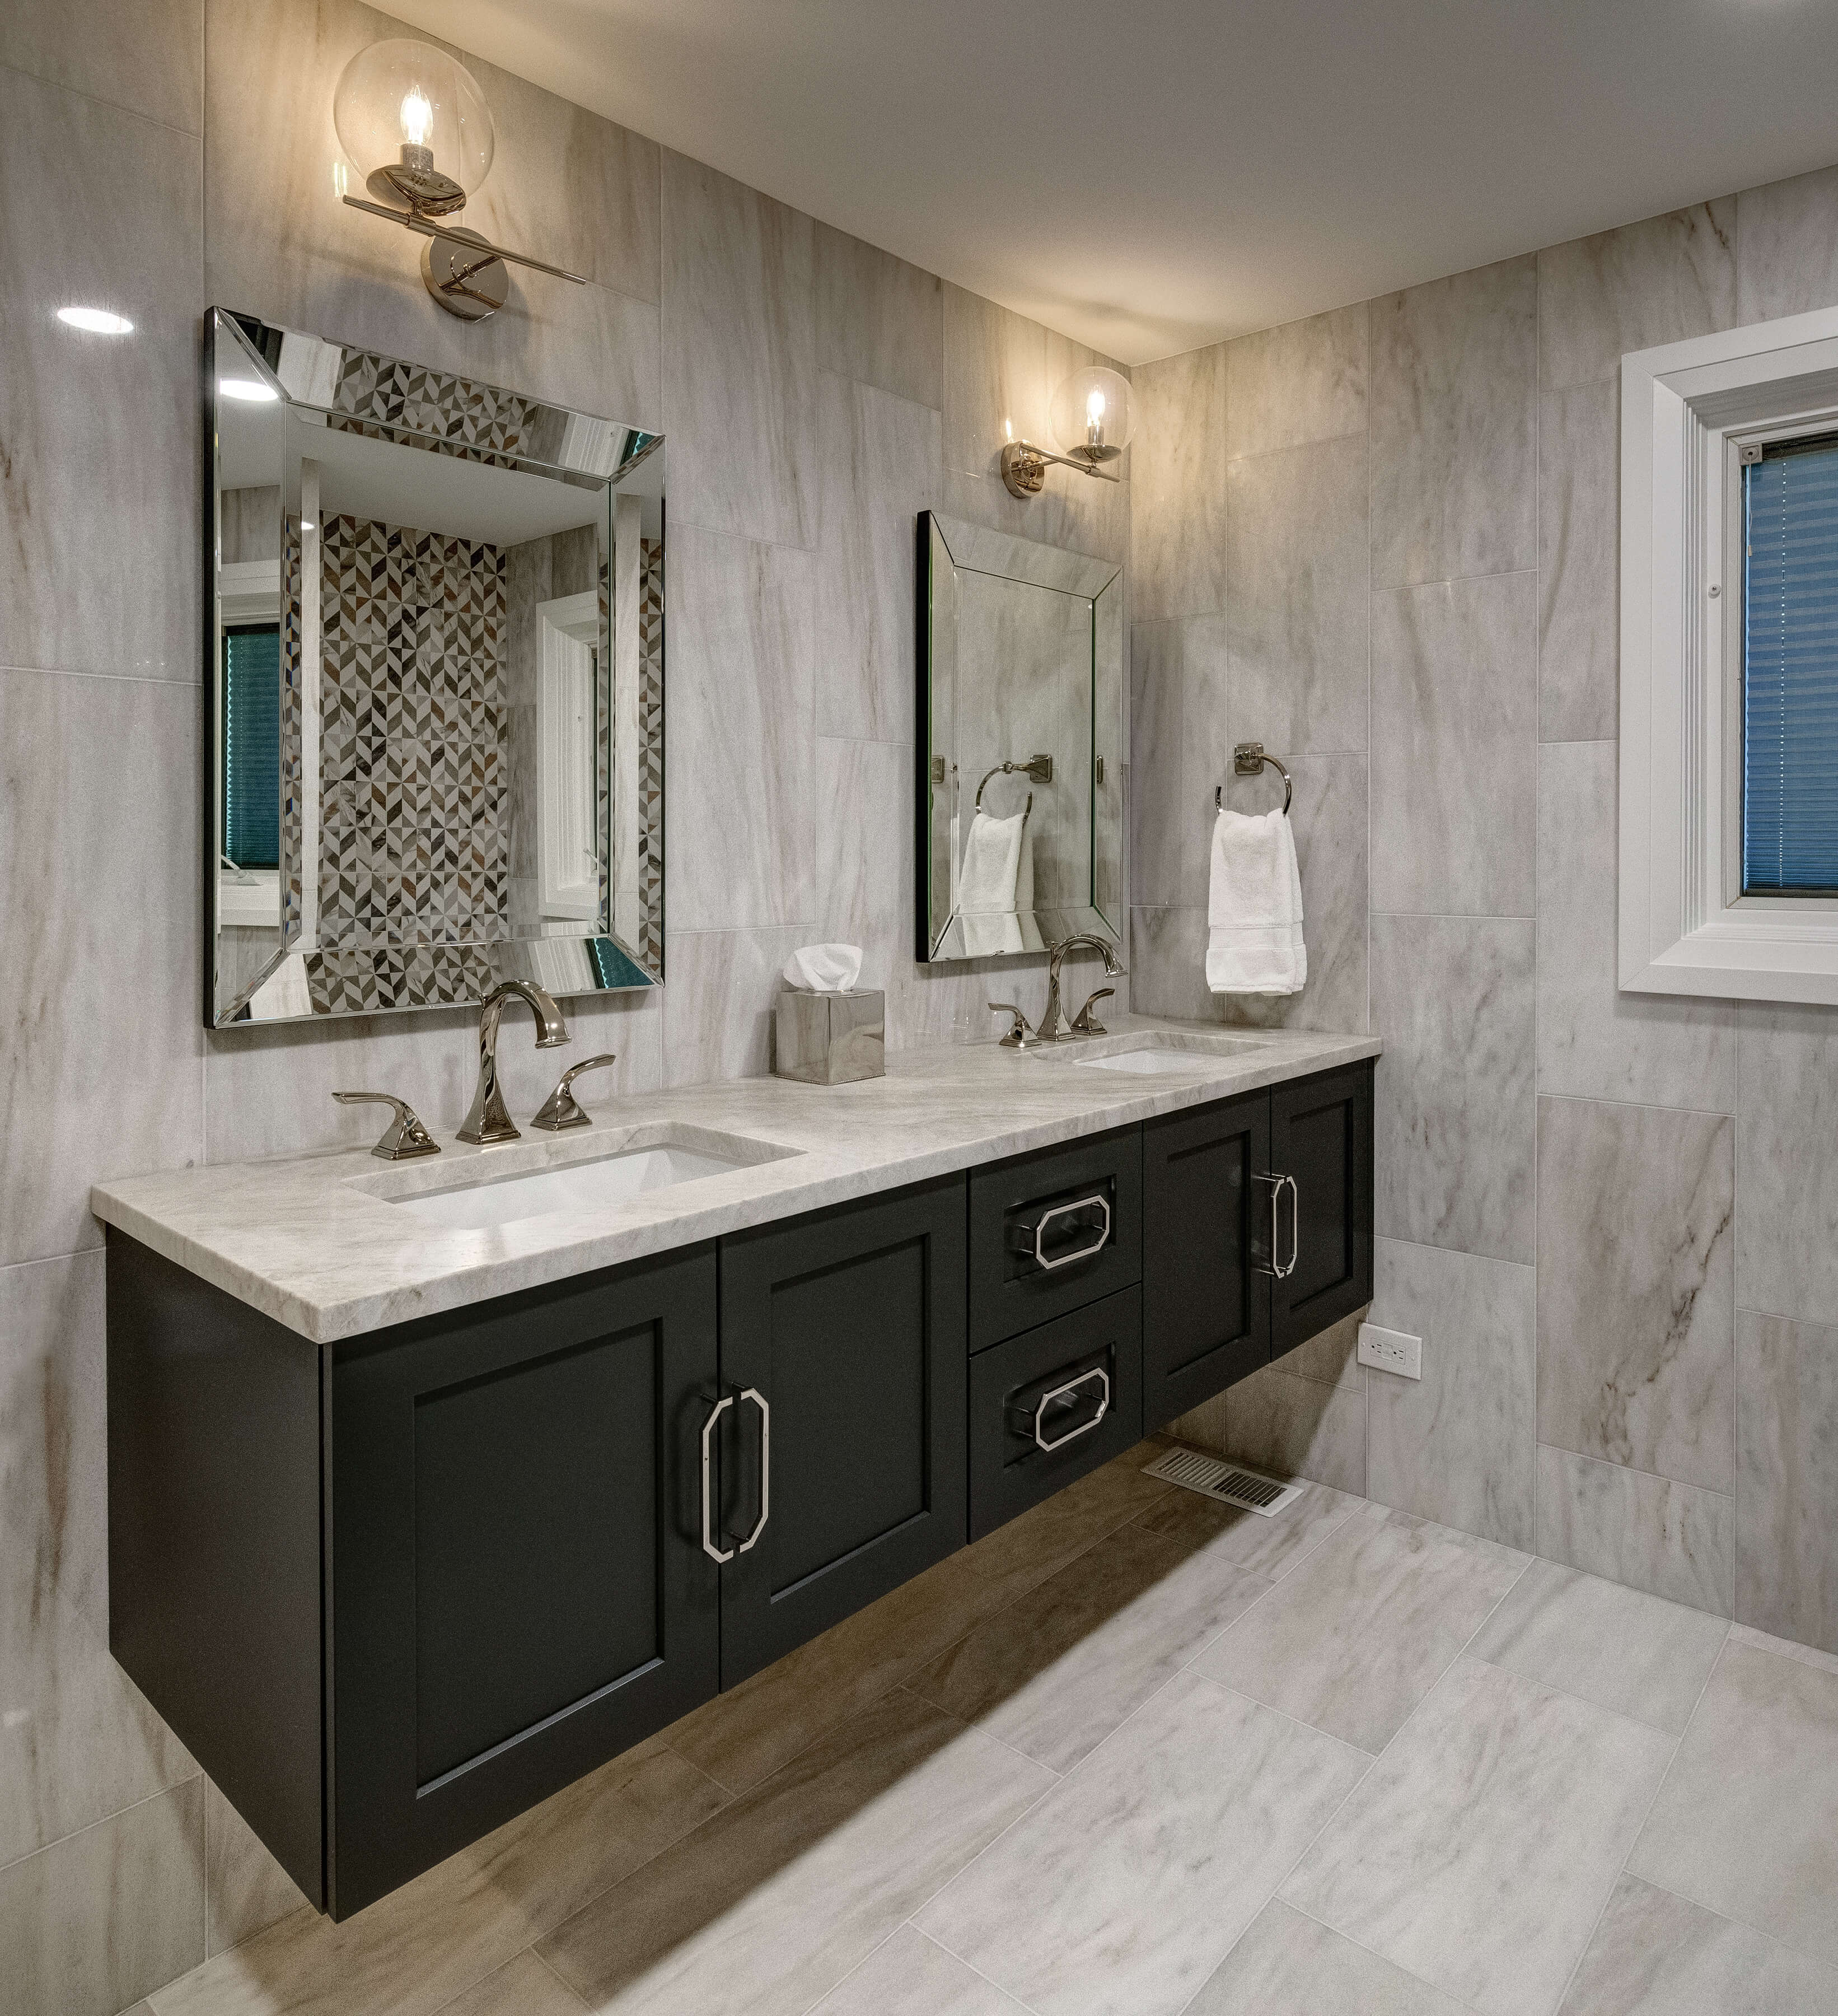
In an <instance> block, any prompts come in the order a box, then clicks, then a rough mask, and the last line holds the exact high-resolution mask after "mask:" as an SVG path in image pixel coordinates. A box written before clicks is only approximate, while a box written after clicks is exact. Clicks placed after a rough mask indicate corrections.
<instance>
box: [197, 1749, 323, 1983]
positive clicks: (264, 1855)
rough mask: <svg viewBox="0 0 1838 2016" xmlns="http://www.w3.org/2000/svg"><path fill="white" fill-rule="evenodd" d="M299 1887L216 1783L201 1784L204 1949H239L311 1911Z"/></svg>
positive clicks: (209, 1950) (210, 1952)
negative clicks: (282, 1921) (291, 1915)
mask: <svg viewBox="0 0 1838 2016" xmlns="http://www.w3.org/2000/svg"><path fill="white" fill-rule="evenodd" d="M312 1908H313V1907H312V1906H311V1905H309V1904H308V1902H307V1900H306V1899H305V1897H304V1896H303V1895H301V1893H300V1888H299V1886H298V1885H297V1884H296V1883H295V1881H294V1880H293V1877H291V1876H290V1875H289V1874H287V1872H286V1870H285V1869H283V1868H282V1867H281V1865H280V1863H278V1862H277V1861H276V1860H275V1858H274V1857H273V1856H272V1855H271V1854H269V1852H268V1850H267V1849H265V1848H264V1846H263V1845H262V1844H261V1841H259V1840H257V1838H256V1835H255V1833H254V1830H253V1829H252V1828H251V1827H250V1824H249V1823H248V1822H247V1821H246V1820H244V1819H243V1816H242V1815H241V1814H240V1813H238V1812H237V1811H236V1808H235V1807H234V1806H232V1805H231V1804H230V1802H229V1801H228V1799H226V1798H225V1797H224V1795H222V1793H221V1792H220V1791H218V1789H217V1787H216V1786H215V1785H214V1784H211V1782H210V1780H208V1779H207V1780H205V1784H204V1913H205V1916H204V1951H205V1955H206V1957H207V1958H208V1957H210V1955H211V1954H213V1953H223V1952H225V1951H227V1950H228V1949H229V1948H230V1947H231V1946H240V1945H241V1944H242V1942H243V1940H244V1939H253V1938H254V1936H255V1935H256V1934H257V1932H261V1931H266V1930H267V1929H268V1927H269V1926H270V1925H272V1924H275V1922H276V1921H278V1920H279V1919H282V1918H284V1917H286V1916H287V1914H288V1913H289V1912H290V1911H304V1910H311V1909H312Z"/></svg>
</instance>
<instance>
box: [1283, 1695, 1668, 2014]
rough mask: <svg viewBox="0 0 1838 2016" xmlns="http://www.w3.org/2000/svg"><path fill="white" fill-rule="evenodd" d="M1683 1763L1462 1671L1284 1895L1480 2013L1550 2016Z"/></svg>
mask: <svg viewBox="0 0 1838 2016" xmlns="http://www.w3.org/2000/svg"><path fill="white" fill-rule="evenodd" d="M1673 1748H1674V1744H1673V1739H1672V1738H1671V1737H1667V1736H1663V1735H1661V1734H1660V1733H1659V1731H1657V1730H1652V1729H1648V1728H1647V1727H1646V1726H1644V1725H1643V1724H1642V1723H1636V1722H1631V1721H1629V1720H1628V1719H1626V1718H1625V1717H1624V1716H1622V1715H1611V1714H1610V1713H1609V1712H1607V1711H1606V1709H1604V1708H1597V1707H1595V1705H1593V1704H1592V1703H1590V1702H1588V1701H1577V1700H1576V1699H1575V1698H1574V1697H1572V1696H1570V1695H1569V1694H1558V1693H1556V1692H1554V1691H1553V1690H1551V1689H1550V1688H1548V1687H1540V1686H1538V1685H1537V1684H1536V1683H1534V1682H1533V1681H1530V1680H1527V1679H1521V1678H1520V1676H1518V1675H1517V1674H1515V1673H1508V1672H1502V1670H1501V1669H1499V1668H1498V1667H1496V1666H1488V1665H1482V1664H1481V1663H1480V1661H1478V1660H1474V1659H1467V1658H1464V1659H1459V1660H1458V1661H1456V1663H1455V1665H1454V1666H1453V1667H1452V1668H1451V1669H1450V1670H1449V1672H1448V1673H1447V1674H1445V1675H1444V1677H1443V1679H1441V1682H1440V1683H1438V1684H1437V1687H1436V1688H1435V1689H1434V1690H1433V1691H1432V1693H1431V1694H1430V1696H1429V1697H1428V1699H1427V1700H1426V1701H1424V1703H1423V1705H1422V1707H1421V1708H1419V1710H1418V1711H1417V1713H1416V1714H1415V1716H1413V1717H1412V1719H1411V1721H1410V1722H1409V1723H1408V1724H1407V1725H1406V1726H1405V1729H1404V1730H1402V1731H1401V1733H1399V1735H1398V1737H1397V1739H1396V1741H1394V1742H1393V1744H1391V1747H1390V1748H1389V1749H1388V1750H1387V1751H1386V1753H1385V1755H1384V1756H1383V1758H1381V1759H1379V1762H1377V1763H1376V1764H1375V1765H1374V1766H1373V1767H1372V1772H1371V1773H1370V1775H1369V1777H1367V1778H1366V1780H1365V1782H1364V1784H1361V1786H1360V1787H1359V1789H1358V1791H1356V1792H1355V1793H1354V1795H1353V1796H1352V1798H1350V1799H1349V1800H1348V1801H1347V1804H1346V1805H1345V1806H1344V1807H1343V1809H1341V1811H1340V1813H1338V1814H1337V1815H1336V1816H1335V1818H1334V1820H1333V1822H1332V1823H1331V1824H1330V1825H1329V1827H1328V1828H1327V1829H1326V1831H1325V1832H1324V1834H1322V1838H1321V1839H1320V1840H1319V1841H1318V1842H1317V1843H1316V1844H1315V1846H1314V1848H1313V1849H1311V1851H1310V1852H1309V1853H1308V1855H1307V1856H1306V1858H1305V1859H1304V1861H1303V1863H1302V1864H1301V1867H1300V1868H1299V1869H1297V1871H1296V1873H1295V1874H1294V1875H1293V1876H1292V1877H1290V1878H1289V1881H1288V1882H1286V1884H1285V1885H1283V1887H1282V1896H1283V1899H1284V1900H1285V1902H1286V1903H1291V1904H1293V1905H1294V1906H1296V1907H1297V1909H1298V1910H1303V1911H1305V1912H1307V1913H1308V1914H1309V1916H1310V1917H1314V1918H1318V1919H1319V1920H1320V1921H1321V1922H1322V1924H1326V1925H1329V1926H1331V1927H1332V1928H1333V1929H1334V1930H1335V1931H1340V1932H1342V1933H1343V1934H1345V1935H1346V1936H1347V1938H1349V1939H1353V1940H1354V1941H1355V1942H1357V1943H1358V1944H1359V1945H1361V1946H1365V1947H1366V1948H1368V1949H1369V1950H1371V1951H1372V1952H1373V1953H1378V1954H1379V1955H1380V1956H1381V1957H1383V1958H1384V1959H1387V1960H1390V1961H1392V1962H1393V1963H1394V1964H1395V1965H1397V1966H1399V1967H1403V1968H1405V1970H1406V1971H1408V1972H1409V1973H1412V1974H1414V1975H1417V1976H1418V1977H1419V1978H1420V1979H1423V1980H1424V1981H1427V1982H1430V1983H1431V1984H1432V1985H1433V1986H1435V1987H1437V1988H1440V1989H1442V1990H1444V1993H1448V1994H1450V1995H1453V1996H1457V1997H1459V1999H1460V2000H1462V2001H1464V2002H1466V2003H1469V2004H1470V2005H1471V2006H1472V2007H1473V2008H1474V2009H1476V2010H1477V2011H1480V2012H1481V2016H1545V2012H1546V2011H1548V2010H1549V2009H1550V2008H1551V2007H1552V2004H1553V2003H1555V2002H1556V2000H1557V1998H1558V1996H1559V1994H1560V1993H1562V1991H1563V1985H1564V1982H1566V1979H1567V1978H1568V1977H1569V1975H1570V1970H1571V1968H1572V1967H1574V1965H1575V1964H1576V1961H1577V1957H1578V1956H1579V1955H1580V1954H1581V1952H1582V1950H1583V1949H1584V1946H1586V1945H1587V1943H1588V1939H1589V1937H1590V1935H1591V1932H1592V1931H1593V1929H1594V1928H1595V1921H1596V1919H1597V1917H1598V1915H1599V1913H1600V1911H1601V1910H1602V1904H1603V1903H1604V1902H1605V1901H1606V1898H1607V1895H1608V1893H1609V1892H1610V1889H1611V1888H1612V1887H1613V1883H1614V1881H1615V1877H1616V1876H1617V1874H1618V1873H1619V1871H1620V1867H1621V1863H1622V1861H1623V1859H1624V1857H1625V1856H1626V1855H1627V1852H1628V1848H1629V1847H1630V1845H1631V1844H1632V1842H1633V1841H1634V1838H1635V1835H1636V1834H1638V1831H1639V1829H1640V1823H1641V1820H1642V1817H1643V1816H1644V1815H1645V1814H1646V1809H1647V1807H1648V1805H1649V1802H1651V1800H1652V1798H1653V1792H1654V1790H1655V1788H1656V1787H1657V1785H1658V1784H1659V1782H1660V1777H1661V1776H1662V1774H1663V1773H1664V1771H1665V1769H1666V1766H1667V1762H1668V1760H1669V1759H1671V1755H1672V1751H1673Z"/></svg>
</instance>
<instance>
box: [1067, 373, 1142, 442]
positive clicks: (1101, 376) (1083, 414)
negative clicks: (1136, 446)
mask: <svg viewBox="0 0 1838 2016" xmlns="http://www.w3.org/2000/svg"><path fill="white" fill-rule="evenodd" d="M1048 419H1049V421H1050V422H1051V423H1052V430H1053V438H1054V439H1055V440H1056V441H1057V442H1058V443H1059V448H1060V452H1061V453H1062V454H1064V455H1073V456H1076V457H1077V459H1078V460H1080V461H1081V462H1085V463H1111V462H1115V461H1116V460H1117V457H1118V456H1119V455H1121V454H1122V453H1123V452H1124V449H1125V448H1128V446H1129V445H1130V437H1131V434H1133V433H1134V432H1135V399H1134V397H1133V395H1132V394H1131V391H1130V381H1129V380H1128V379H1127V378H1126V377H1124V376H1123V374H1122V373H1120V372H1117V371H1113V370H1112V369H1110V366H1109V365H1103V364H1088V365H1084V366H1082V367H1081V369H1078V370H1077V371H1074V373H1072V374H1071V376H1070V377H1067V378H1064V379H1062V380H1060V382H1059V385H1058V387H1056V389H1055V391H1054V393H1053V396H1052V400H1051V401H1049V402H1048Z"/></svg>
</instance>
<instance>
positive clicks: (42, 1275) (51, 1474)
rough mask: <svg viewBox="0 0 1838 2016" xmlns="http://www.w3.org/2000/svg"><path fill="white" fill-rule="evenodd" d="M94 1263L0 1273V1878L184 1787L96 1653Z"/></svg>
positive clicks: (101, 1628) (178, 1759)
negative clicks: (67, 1839)
mask: <svg viewBox="0 0 1838 2016" xmlns="http://www.w3.org/2000/svg"><path fill="white" fill-rule="evenodd" d="M106 1385H107V1380H106V1364H105V1340H104V1335H103V1256H102V1255H101V1253H100V1252H99V1251H89V1252H85V1253H79V1254H77V1255H73V1256H71V1257H70V1258H62V1259H55V1260H41V1261H38V1262H33V1263H32V1264H31V1265H25V1266H17V1267H6V1268H0V1534H4V1535H5V1545H4V1546H0V1672H3V1673H5V1676H6V1681H5V1702H6V1711H7V1712H6V1715H5V1721H4V1723H0V1866H3V1865H4V1864H5V1863H9V1862H12V1861H13V1860H16V1859H17V1858H19V1857H20V1856H26V1855H30V1854H31V1853H32V1852H34V1850H35V1849H40V1848H42V1847H44V1846H45V1844H46V1843H47V1842H49V1841H56V1840H59V1838H62V1837H63V1836H64V1835H67V1834H73V1833H74V1832H76V1831H77V1829H79V1828H81V1827H88V1826H89V1825H91V1824H92V1823H94V1822H95V1821H97V1820H101V1819H103V1817H104V1816H106V1815H107V1814H109V1813H114V1812H116V1811H117V1810H118V1809H120V1808H122V1807H124V1806H128V1805H132V1804H134V1803H135V1802H137V1801H138V1800H142V1799H148V1798H152V1797H153V1795H155V1794H156V1793H159V1792H161V1791H165V1790H167V1789H168V1788H169V1787H171V1786H174V1785H176V1784H179V1783H180V1782H181V1781H182V1780H184V1779H186V1778H189V1777H191V1776H192V1774H193V1773H195V1772H196V1769H197V1766H196V1765H195V1764H194V1763H193V1762H192V1759H191V1758H190V1757H189V1755H187V1754H186V1752H185V1748H184V1747H183V1745H182V1744H180V1743H179V1741H178V1739H177V1738H176V1737H174V1735H173V1734H172V1733H171V1731H170V1730H168V1729H167V1727H166V1726H165V1724H164V1723H163V1722H161V1721H160V1718H159V1717H158V1716H157V1715H156V1714H155V1713H154V1712H153V1709H152V1708H149V1706H148V1705H147V1702H146V1699H145V1698H144V1697H143V1696H142V1694H141V1692H140V1690H139V1689H138V1687H135V1685H134V1683H133V1682H132V1681H131V1680H130V1679H128V1676H127V1675H126V1674H125V1673H124V1672H123V1671H122V1670H121V1669H120V1667H119V1666H118V1665H116V1663H115V1661H114V1660H113V1658H111V1657H110V1652H109V1569H108V1454H107V1449H106V1433H107V1429H106V1417H107V1391H106Z"/></svg>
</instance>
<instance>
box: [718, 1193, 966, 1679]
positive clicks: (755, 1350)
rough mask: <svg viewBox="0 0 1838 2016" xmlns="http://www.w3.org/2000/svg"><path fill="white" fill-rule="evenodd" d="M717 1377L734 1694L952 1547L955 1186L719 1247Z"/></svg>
mask: <svg viewBox="0 0 1838 2016" xmlns="http://www.w3.org/2000/svg"><path fill="white" fill-rule="evenodd" d="M721 1379H722V1386H723V1390H724V1391H725V1392H729V1393H734V1394H736V1395H739V1396H744V1395H746V1393H748V1392H749V1391H751V1392H753V1393H755V1394H757V1395H758V1396H759V1398H758V1399H746V1398H744V1397H739V1398H737V1399H736V1404H735V1406H733V1407H732V1408H730V1409H728V1410H727V1411H726V1413H725V1415H724V1417H723V1419H722V1420H721V1422H720V1423H719V1424H718V1431H717V1432H718V1435H720V1438H721V1458H722V1460H721V1478H720V1482H719V1486H718V1496H719V1498H720V1501H721V1535H720V1537H719V1539H718V1545H719V1546H720V1548H721V1550H722V1551H724V1552H725V1551H728V1550H732V1551H733V1555H734V1558H733V1559H732V1561H730V1562H729V1563H728V1564H727V1565H726V1566H725V1567H724V1568H722V1570H721V1582H722V1586H721V1684H722V1685H723V1686H724V1687H732V1685H733V1684H734V1683H735V1682H736V1681H737V1680H741V1679H745V1678H746V1676H747V1675H748V1674H749V1673H751V1672H757V1670H758V1669H759V1668H761V1666H764V1665H769V1664H770V1663H771V1661H773V1660H774V1659H776V1658H779V1657H780V1656H781V1654H784V1653H786V1652H788V1651H790V1650H791V1649H792V1647H793V1646H794V1645H800V1644H802V1643H804V1640H806V1639H807V1638H811V1637H813V1636H815V1635H816V1633H818V1632H819V1631H822V1630H823V1629H825V1627H826V1626H828V1625H832V1624H834V1623H836V1622H838V1621H839V1620H840V1618H844V1617H847V1616H848V1615H851V1612H853V1611H857V1610H859V1609H861V1607H862V1606H863V1605H864V1604H867V1603H869V1602H872V1600H873V1599H874V1598H875V1597H877V1596H880V1595H882V1594H883V1593H885V1592H886V1591H887V1590H888V1589H894V1588H897V1586H899V1585H900V1584H901V1582H905V1581H907V1580H908V1579H910V1578H911V1577H912V1576H913V1575H917V1574H918V1573H919V1571H920V1569H922V1568H929V1567H930V1565H931V1564H932V1563H933V1561H942V1560H943V1559H944V1557H945V1556H946V1555H947V1554H948V1553H952V1552H953V1551H954V1550H956V1549H957V1548H959V1547H961V1546H962V1545H963V1543H964V1537H965V1526H964V1427H965V1413H964V1179H963V1178H962V1176H951V1177H949V1178H947V1179H945V1180H944V1181H943V1182H941V1183H931V1184H927V1185H925V1186H921V1187H919V1188H918V1189H915V1190H901V1191H898V1192H896V1193H894V1195H892V1196H890V1197H876V1198H873V1199H871V1200H869V1201H867V1202H865V1203H861V1204H849V1205H845V1206H843V1207H842V1208H840V1209H837V1210H835V1211H828V1212H825V1213H824V1214H822V1215H821V1216H815V1217H811V1218H805V1219H793V1220H792V1221H791V1222H789V1223H786V1224H782V1225H768V1226H761V1228H760V1229H758V1230H757V1231H754V1232H748V1233H739V1234H737V1235H736V1236H734V1237H730V1238H727V1239H725V1240H722V1242H721ZM761 1402H763V1403H764V1404H763V1405H762V1404H761ZM768 1436H769V1438H770V1440H769V1445H768V1441H767V1439H766V1438H768ZM768 1446H769V1449H770V1467H769V1472H768V1474H767V1476H766V1477H762V1465H761V1460H760V1459H761V1456H762V1454H763V1453H764V1452H765V1450H766V1449H767V1448H768ZM768 1478H769V1486H770V1505H771V1516H770V1517H769V1518H768V1517H764V1511H765V1504H766V1493H765V1491H764V1489H762V1485H764V1483H765V1482H767V1481H768ZM762 1521H763V1525H762ZM756 1530H757V1532H758V1539H757V1543H756V1544H754V1545H752V1546H747V1545H746V1543H747V1541H748V1540H749V1539H750V1536H751V1535H753V1534H754V1532H755V1531H756Z"/></svg>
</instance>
